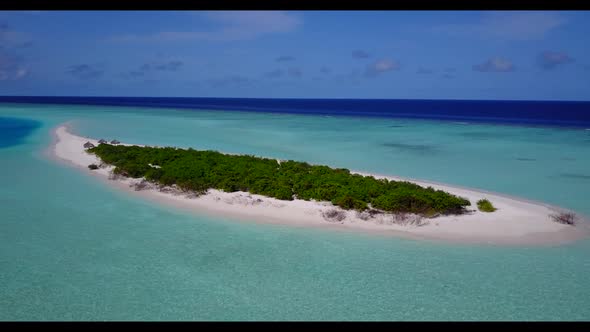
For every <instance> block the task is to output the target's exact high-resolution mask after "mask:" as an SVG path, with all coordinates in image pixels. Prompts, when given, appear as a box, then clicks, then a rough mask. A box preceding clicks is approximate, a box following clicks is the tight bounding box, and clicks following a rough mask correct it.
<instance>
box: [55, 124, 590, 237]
mask: <svg viewBox="0 0 590 332" xmlns="http://www.w3.org/2000/svg"><path fill="white" fill-rule="evenodd" d="M111 139H112V138H111ZM88 141H90V142H91V143H93V144H95V145H98V141H97V140H96V139H90V138H84V137H80V136H76V135H73V134H71V133H70V132H69V131H68V127H67V125H61V126H59V127H58V128H57V129H56V130H55V131H54V145H53V146H52V149H51V152H52V154H53V156H54V157H57V159H60V160H64V161H67V162H69V163H70V164H72V165H75V166H78V167H79V168H80V169H81V170H83V171H84V172H86V173H88V174H92V175H94V176H97V177H100V178H102V179H105V180H106V179H109V175H110V173H111V171H112V169H113V167H111V166H107V167H103V168H99V169H98V170H94V171H91V170H89V169H88V165H90V164H97V165H99V164H101V161H100V160H99V158H97V157H96V156H94V155H92V154H89V153H87V152H86V151H85V149H84V147H83V145H84V143H86V142H88ZM359 174H363V173H359ZM363 175H368V174H363ZM372 175H373V176H374V177H376V178H388V179H392V180H407V181H410V182H414V183H417V184H419V185H421V186H432V187H433V188H435V189H441V190H444V191H447V192H449V193H451V194H454V195H458V196H462V197H464V198H467V199H469V200H470V201H471V204H472V206H471V207H470V209H472V210H474V211H473V212H472V213H470V214H465V215H460V216H440V217H437V218H432V219H424V220H423V221H424V222H426V224H425V225H423V226H414V225H401V224H399V223H395V222H392V220H391V216H388V215H378V216H375V217H370V218H368V219H367V217H366V216H364V218H363V219H361V218H360V217H359V214H358V213H357V212H356V211H345V213H346V218H345V219H344V220H342V221H337V222H335V221H328V220H326V218H324V217H323V215H322V213H324V212H325V211H327V210H332V209H334V208H335V207H334V206H333V205H332V204H331V203H327V202H310V201H304V200H294V201H281V200H277V199H274V198H268V197H264V196H260V195H252V194H249V193H245V192H235V193H225V192H222V191H219V190H209V192H208V193H207V194H206V195H202V196H200V197H196V198H195V197H192V198H191V197H187V196H186V195H178V194H172V193H168V192H162V191H159V190H158V189H156V188H147V189H144V190H140V191H136V190H135V189H134V188H133V185H134V184H136V183H138V182H139V181H141V180H140V179H126V178H124V179H117V180H108V182H109V183H111V184H113V185H115V186H117V187H119V188H121V189H124V190H127V191H129V192H131V193H133V194H136V195H140V196H142V197H144V198H146V199H150V200H154V201H158V202H160V203H165V204H171V205H173V206H175V207H179V208H182V209H185V210H189V211H194V212H197V213H208V214H214V215H221V216H228V217H232V218H237V219H246V220H252V221H257V222H268V223H277V224H285V225H291V226H313V227H324V228H326V227H327V228H332V229H340V230H348V231H364V232H369V233H377V234H381V235H392V236H400V237H406V238H412V239H425V240H443V241H452V242H461V243H486V244H506V245H552V244H562V243H568V242H572V241H575V240H577V239H580V238H583V237H585V236H586V235H587V234H588V233H589V232H588V226H587V223H585V222H578V224H577V225H576V226H570V225H563V224H558V223H556V222H554V221H552V220H551V219H550V218H549V215H550V214H553V213H555V212H557V211H562V210H561V209H558V208H555V207H551V206H548V205H544V204H541V203H536V202H530V201H526V200H521V199H516V198H513V197H507V196H505V195H499V194H495V193H487V192H482V191H478V190H473V189H467V188H459V187H455V186H449V185H445V184H438V183H431V182H425V181H419V180H409V179H402V178H398V177H393V176H379V175H374V174H372ZM481 198H487V199H488V200H490V201H491V202H492V203H493V204H494V206H495V207H497V208H498V210H497V211H495V212H493V213H485V212H480V211H478V210H477V207H476V201H477V200H479V199H481ZM338 209H339V208H338ZM365 219H366V220H365Z"/></svg>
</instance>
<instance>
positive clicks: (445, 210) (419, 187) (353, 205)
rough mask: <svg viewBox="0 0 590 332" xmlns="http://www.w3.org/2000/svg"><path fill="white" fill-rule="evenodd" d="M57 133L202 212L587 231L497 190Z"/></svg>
mask: <svg viewBox="0 0 590 332" xmlns="http://www.w3.org/2000/svg"><path fill="white" fill-rule="evenodd" d="M54 134H55V137H56V140H55V145H54V146H53V155H54V156H55V157H57V158H58V159H60V160H66V161H69V162H71V163H73V164H75V165H76V166H78V167H80V168H82V167H83V168H85V169H86V170H90V172H91V174H96V175H98V176H101V177H102V178H104V179H108V180H110V181H109V182H110V183H114V184H116V185H117V186H119V187H121V188H123V189H127V190H128V191H130V192H135V193H137V194H139V195H141V196H143V197H145V198H147V199H151V200H154V201H157V202H159V203H170V204H172V205H174V206H177V207H179V208H182V209H188V210H191V211H195V212H197V213H214V214H222V215H226V216H229V217H237V218H239V219H248V220H254V221H258V222H270V223H279V224H285V225H292V226H317V227H332V228H333V227H336V228H338V229H343V230H350V231H353V230H363V231H368V232H370V233H379V234H392V235H398V236H402V237H407V238H413V239H430V240H450V241H454V242H470V243H472V242H476V243H490V244H551V243H563V242H570V241H573V240H575V239H578V238H580V237H582V236H584V235H583V234H586V231H585V229H582V227H577V226H579V225H578V224H579V223H578V221H579V220H578V219H579V218H578V216H576V215H575V214H573V213H571V212H569V211H566V210H564V209H560V208H557V207H553V206H548V205H545V204H541V203H537V202H530V201H526V200H522V199H518V198H513V197H508V196H505V195H499V194H495V193H487V192H483V191H478V190H473V189H466V188H460V187H455V186H448V185H443V184H437V183H429V182H425V181H417V180H407V179H402V178H397V177H391V176H389V177H386V176H378V175H372V174H362V173H359V172H353V171H351V170H348V169H344V168H331V167H328V166H324V165H311V164H309V163H307V162H301V161H294V160H287V161H285V160H277V159H272V158H265V157H258V156H252V155H236V154H227V153H221V152H217V151H210V150H207V151H200V150H195V149H193V148H186V149H182V148H176V147H151V146H142V145H131V144H125V143H121V142H119V141H117V140H111V141H110V143H109V141H107V140H105V139H100V140H96V139H91V138H85V137H80V136H76V135H73V134H71V133H70V132H68V126H67V125H62V126H60V127H58V128H57V129H56V130H55V132H54ZM574 226H576V227H574Z"/></svg>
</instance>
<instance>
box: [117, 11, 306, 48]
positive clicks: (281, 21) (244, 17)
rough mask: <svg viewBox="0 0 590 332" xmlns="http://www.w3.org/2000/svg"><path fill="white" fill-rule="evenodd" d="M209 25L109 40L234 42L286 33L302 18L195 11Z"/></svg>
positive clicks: (281, 13) (274, 13)
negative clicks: (211, 27)
mask: <svg viewBox="0 0 590 332" xmlns="http://www.w3.org/2000/svg"><path fill="white" fill-rule="evenodd" d="M196 15H198V16H199V17H200V18H203V19H205V20H207V21H209V22H211V23H212V24H213V25H214V26H216V28H215V29H213V30H210V31H161V32H158V33H155V34H151V35H136V34H126V35H119V36H115V37H113V38H111V40H113V41H195V40H208V41H234V40H250V39H255V38H258V37H261V36H264V35H269V34H277V33H286V32H290V31H293V30H295V29H296V28H297V27H298V26H300V25H301V24H302V22H303V21H302V19H301V18H300V17H298V16H296V15H294V14H291V13H287V12H284V11H213V12H197V13H196Z"/></svg>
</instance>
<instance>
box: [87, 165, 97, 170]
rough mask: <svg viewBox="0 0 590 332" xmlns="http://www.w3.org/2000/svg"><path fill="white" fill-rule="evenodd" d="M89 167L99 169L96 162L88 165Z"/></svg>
mask: <svg viewBox="0 0 590 332" xmlns="http://www.w3.org/2000/svg"><path fill="white" fill-rule="evenodd" d="M88 168H89V169H91V170H95V169H98V166H96V165H95V164H90V165H88Z"/></svg>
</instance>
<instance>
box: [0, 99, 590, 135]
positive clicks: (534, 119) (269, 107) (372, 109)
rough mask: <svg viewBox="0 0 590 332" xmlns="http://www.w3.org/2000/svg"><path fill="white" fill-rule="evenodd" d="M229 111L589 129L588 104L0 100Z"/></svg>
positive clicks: (334, 100) (536, 102)
mask: <svg viewBox="0 0 590 332" xmlns="http://www.w3.org/2000/svg"><path fill="white" fill-rule="evenodd" d="M17 102H18V103H34V104H61V105H64V104H76V105H105V106H133V107H157V108H175V109H199V110H202V109H207V110H233V111H248V112H270V113H290V114H312V115H344V116H363V117H385V118H416V119H432V120H451V121H471V122H485V123H500V124H524V125H549V126H572V127H585V128H590V102H586V101H497V100H496V101H491V100H403V99H394V100H390V99H388V100H383V99H257V98H170V97H168V98H147V97H18V96H14V97H0V103H17Z"/></svg>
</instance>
